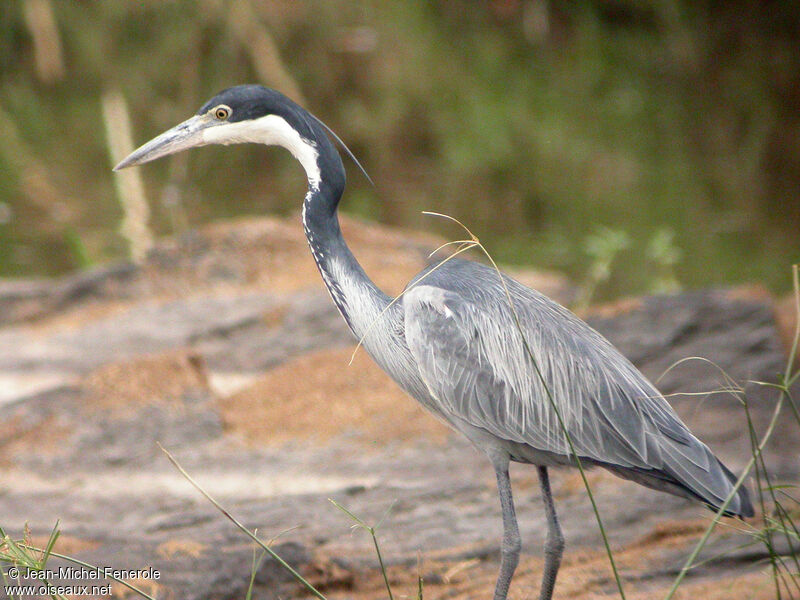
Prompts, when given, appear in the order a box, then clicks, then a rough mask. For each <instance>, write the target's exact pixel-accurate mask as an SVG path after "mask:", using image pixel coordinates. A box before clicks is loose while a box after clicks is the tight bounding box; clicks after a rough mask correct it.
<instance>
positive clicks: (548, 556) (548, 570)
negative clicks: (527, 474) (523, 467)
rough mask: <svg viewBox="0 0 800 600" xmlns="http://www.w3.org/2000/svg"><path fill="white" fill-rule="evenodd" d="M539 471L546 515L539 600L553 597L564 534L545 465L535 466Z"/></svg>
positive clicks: (562, 550)
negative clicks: (542, 571) (559, 522)
mask: <svg viewBox="0 0 800 600" xmlns="http://www.w3.org/2000/svg"><path fill="white" fill-rule="evenodd" d="M536 469H537V471H538V472H539V485H540V486H541V488H542V500H543V501H544V512H545V514H546V515H547V538H546V539H545V542H544V573H543V574H542V591H541V592H540V593H539V600H550V599H551V598H552V597H553V588H554V587H555V585H556V575H558V567H559V566H560V565H561V555H562V554H563V553H564V535H563V534H562V533H561V526H560V525H559V524H558V516H557V515H556V507H555V504H554V503H553V494H552V492H551V491H550V476H549V475H548V473H547V467H536Z"/></svg>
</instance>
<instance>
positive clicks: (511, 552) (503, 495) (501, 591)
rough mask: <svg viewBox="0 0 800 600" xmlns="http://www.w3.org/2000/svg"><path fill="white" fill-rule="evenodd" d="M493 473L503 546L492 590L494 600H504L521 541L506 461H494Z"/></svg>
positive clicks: (517, 561) (515, 565)
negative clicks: (500, 516) (500, 512)
mask: <svg viewBox="0 0 800 600" xmlns="http://www.w3.org/2000/svg"><path fill="white" fill-rule="evenodd" d="M494 471H495V474H496V475H497V491H498V492H500V507H501V508H502V510H503V545H502V546H501V548H500V574H499V575H498V576H497V584H496V585H495V588H494V600H506V598H507V596H508V586H509V585H511V578H512V577H513V576H514V570H515V569H516V568H517V563H519V553H520V549H521V547H522V541H521V540H520V537H519V528H518V527H517V515H516V514H515V512H514V499H513V498H512V497H511V480H510V479H509V477H508V459H507V458H506V459H505V461H496V462H495V463H494Z"/></svg>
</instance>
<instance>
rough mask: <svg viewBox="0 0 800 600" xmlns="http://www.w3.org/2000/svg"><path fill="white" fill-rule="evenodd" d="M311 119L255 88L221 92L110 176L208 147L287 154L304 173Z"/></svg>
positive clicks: (311, 146) (312, 152)
mask: <svg viewBox="0 0 800 600" xmlns="http://www.w3.org/2000/svg"><path fill="white" fill-rule="evenodd" d="M309 117H311V115H310V114H309V113H307V112H306V111H305V110H303V109H302V108H300V106H298V105H297V104H295V103H294V102H293V101H291V100H290V99H289V98H287V97H286V96H284V95H283V94H281V93H280V92H277V91H275V90H272V89H269V88H266V87H263V86H260V85H239V86H236V87H232V88H228V89H226V90H223V91H221V92H220V93H219V94H217V95H216V96H214V97H213V98H211V99H210V100H209V101H208V102H206V103H205V104H204V105H203V106H202V107H201V108H200V110H199V111H197V114H196V115H194V116H193V117H191V118H189V119H187V120H186V121H184V122H183V123H180V124H178V125H176V126H175V127H173V128H172V129H169V130H167V131H165V132H164V133H162V134H161V135H159V136H158V137H156V138H153V139H152V140H150V141H149V142H147V143H146V144H144V145H143V146H141V147H140V148H138V149H137V150H135V151H134V152H133V153H131V155H130V156H128V157H127V158H125V159H124V160H123V161H122V162H120V163H119V164H118V165H117V166H116V167H114V170H115V171H118V170H120V169H124V168H126V167H133V166H136V165H141V164H144V163H147V162H150V161H152V160H155V159H157V158H161V157H162V156H167V155H169V154H175V153H177V152H181V151H183V150H187V149H189V148H195V147H197V146H205V145H208V144H241V143H246V142H253V143H260V144H267V145H278V146H283V147H285V148H287V149H288V150H289V151H290V152H291V153H292V154H293V155H294V156H295V157H296V158H297V159H298V160H299V161H300V162H301V163H303V165H304V166H305V167H306V170H307V171H308V170H309V167H311V166H313V165H315V164H316V163H315V161H316V156H317V151H316V146H317V144H316V142H315V139H316V138H317V137H318V136H317V135H316V134H315V132H314V130H313V128H312V119H313V117H312V118H311V119H309Z"/></svg>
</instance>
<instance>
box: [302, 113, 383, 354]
mask: <svg viewBox="0 0 800 600" xmlns="http://www.w3.org/2000/svg"><path fill="white" fill-rule="evenodd" d="M307 123H308V122H307ZM308 125H309V126H310V128H311V130H312V132H313V139H312V140H310V141H311V144H312V146H313V148H314V151H313V152H312V153H311V154H310V155H309V156H304V157H302V158H301V156H298V154H297V153H295V152H294V151H293V154H295V156H296V157H297V158H298V159H299V160H300V162H301V163H302V164H303V167H304V168H305V169H306V175H307V176H308V193H307V194H306V197H305V201H304V203H303V228H304V229H305V234H306V239H307V240H308V245H309V247H310V248H311V254H312V256H313V257H314V261H315V262H316V263H317V267H318V268H319V272H320V274H321V275H322V279H323V281H324V282H325V286H326V287H327V288H328V291H329V292H330V294H331V297H332V298H333V302H334V303H335V304H336V307H337V308H338V309H339V312H340V313H341V314H342V317H344V319H345V321H346V322H347V324H348V326H349V327H350V329H351V330H352V331H353V333H354V334H355V335H356V337H359V338H360V337H361V336H363V335H365V334H366V333H367V329H368V328H369V327H370V325H371V324H372V322H373V321H374V320H375V319H376V318H377V317H378V316H379V315H380V313H381V311H382V310H383V309H384V308H385V307H386V306H387V305H388V304H389V302H390V301H391V298H389V297H388V296H387V295H386V294H384V293H383V292H382V291H381V290H380V289H379V288H378V286H376V285H375V283H374V282H373V281H372V280H371V279H370V278H369V277H368V276H367V274H366V273H365V272H364V269H362V268H361V265H360V264H358V261H357V260H356V258H355V257H354V256H353V253H352V252H351V251H350V248H348V246H347V244H346V243H345V241H344V237H343V236H342V230H341V228H340V226H339V218H338V216H337V209H338V206H339V201H340V200H341V198H342V194H343V193H344V186H345V171H344V166H343V165H342V160H341V157H340V156H339V153H338V152H337V151H336V148H335V147H334V146H333V144H332V142H331V141H330V140H329V139H328V137H327V135H326V134H325V132H324V131H323V130H322V127H321V126H319V125H318V124H317V123H316V122H314V123H313V124H312V123H308ZM290 150H291V148H290Z"/></svg>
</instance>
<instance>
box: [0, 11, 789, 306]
mask: <svg viewBox="0 0 800 600" xmlns="http://www.w3.org/2000/svg"><path fill="white" fill-rule="evenodd" d="M42 6H44V7H48V6H49V7H50V9H51V10H52V13H53V16H54V21H55V23H56V29H55V30H54V31H55V33H54V34H47V33H46V31H47V27H46V26H43V27H42V28H41V29H42V30H43V31H45V33H44V34H42V33H41V31H40V32H39V34H38V35H39V39H37V34H36V31H35V27H34V26H32V25H31V17H30V13H31V10H32V7H33V8H38V9H41V8H42ZM45 21H46V20H45ZM45 25H46V23H45ZM48 35H51V37H52V36H53V35H54V36H55V38H56V39H55V40H50V42H49V43H50V45H49V46H47V45H46V42H47V39H46V38H47V37H48ZM41 38H45V42H42V40H41ZM799 39H800V3H797V2H775V3H771V4H769V5H768V6H766V5H763V3H759V2H754V1H750V2H718V1H712V0H701V1H691V2H690V1H689V0H649V1H643V0H593V1H590V2H570V1H567V0H495V1H492V2H473V1H471V0H449V1H447V2H377V1H370V2H357V3H355V2H346V1H343V0H318V1H312V2H291V1H288V0H287V1H284V2H280V1H270V0H234V1H223V0H198V1H196V2H188V1H169V2H161V1H158V0H145V1H140V2H121V1H120V2H112V1H107V2H93V3H84V2H66V1H64V2H62V1H57V0H53V1H52V2H51V1H50V0H16V1H5V2H2V3H0V139H2V140H3V144H1V145H0V274H2V275H7V276H31V275H41V274H55V273H60V272H64V271H66V270H69V269H73V268H79V267H80V266H82V265H84V264H87V263H89V262H92V263H94V262H98V261H103V260H108V259H112V258H119V257H121V256H124V255H125V252H126V248H125V244H124V242H123V240H122V238H121V237H120V236H119V234H118V232H117V226H118V223H119V220H120V217H121V209H120V208H119V206H118V204H117V202H116V200H115V196H114V189H113V185H112V173H111V172H110V166H111V165H110V164H109V162H110V159H109V158H108V156H107V150H106V147H105V133H104V130H103V121H102V118H101V109H100V97H101V95H102V93H103V92H104V91H105V90H107V89H113V88H118V89H120V90H121V91H122V93H123V94H124V96H125V97H126V98H127V100H128V102H129V104H130V108H131V112H132V117H133V121H134V123H133V126H134V131H135V137H136V141H137V142H143V141H145V140H147V139H149V138H150V137H152V136H153V135H155V134H157V133H160V132H161V131H162V130H164V129H166V128H167V127H170V126H172V125H173V124H175V123H176V122H178V121H180V120H182V119H184V118H186V117H187V116H188V115H189V114H191V113H193V112H194V111H195V110H196V109H197V107H199V106H200V105H201V104H202V103H203V102H204V101H205V100H206V98H207V97H209V96H211V95H212V94H214V93H215V92H217V91H218V90H219V89H221V88H224V87H228V86H230V85H234V84H237V83H244V82H253V81H258V82H261V83H264V84H266V85H271V86H273V87H279V88H280V89H282V90H284V91H289V92H291V93H292V94H294V95H295V96H296V97H297V96H299V95H300V92H302V95H303V96H304V99H301V100H302V102H303V103H304V104H305V106H306V107H307V108H309V109H310V110H311V111H312V112H314V113H315V114H317V115H318V116H320V117H321V118H322V119H323V120H325V121H326V122H327V123H328V124H329V125H330V126H331V127H332V128H333V129H334V130H335V131H337V132H338V133H339V134H340V135H341V137H342V138H343V139H345V140H346V141H347V142H348V144H349V145H350V147H351V149H352V150H353V151H354V152H355V154H356V155H357V156H358V157H359V158H360V159H361V160H362V162H363V163H364V164H365V166H366V168H367V170H368V171H369V172H370V173H371V175H372V177H373V179H374V180H375V181H376V182H377V188H376V189H375V190H372V189H371V188H370V187H369V186H368V184H367V183H366V182H365V181H364V179H363V177H361V176H359V174H358V173H357V171H356V170H355V169H354V168H352V165H348V168H349V172H350V176H351V177H350V185H349V189H348V194H347V196H346V199H345V202H344V204H343V208H344V209H345V210H350V211H352V212H356V213H359V214H361V215H364V216H368V217H371V218H374V219H378V220H380V221H383V222H388V223H392V224H397V225H404V226H409V227H414V228H425V229H429V230H433V229H436V230H438V231H440V232H441V233H443V234H445V235H448V236H449V235H455V232H453V231H451V230H450V229H449V228H448V226H447V225H446V224H445V225H443V224H441V223H439V222H437V221H434V220H430V219H425V218H424V217H423V216H421V214H420V211H421V210H424V209H428V210H435V211H437V212H444V213H448V214H451V215H453V216H455V217H457V218H459V219H460V220H462V221H463V222H464V223H466V224H468V225H469V227H470V228H471V229H472V230H473V231H475V232H476V233H477V234H479V235H481V238H482V241H483V242H484V243H486V245H487V247H488V248H489V249H490V250H491V251H492V252H493V254H494V255H495V256H496V257H497V258H498V259H499V260H501V261H505V262H514V263H521V264H534V265H536V266H539V267H546V268H552V269H558V270H563V271H566V272H567V273H569V274H571V275H573V276H574V277H576V279H578V280H584V279H586V278H587V272H588V271H589V270H590V269H592V268H596V265H597V263H598V259H597V257H592V256H591V255H587V252H586V248H587V243H588V245H589V246H591V244H592V243H593V242H592V240H593V239H595V240H596V239H597V238H596V235H597V232H598V231H614V232H621V235H624V239H625V240H626V241H627V244H626V245H625V246H624V247H620V248H618V249H617V250H616V251H615V252H614V257H613V270H612V272H611V273H609V275H608V277H605V278H604V279H602V280H597V286H598V288H597V289H596V290H593V293H594V294H595V295H596V296H598V297H600V298H609V297H613V296H615V295H619V294H628V293H638V292H642V291H647V290H649V289H652V288H653V287H658V286H659V285H660V283H664V281H666V283H667V284H668V287H669V286H671V287H674V286H675V285H677V284H678V282H680V284H682V285H685V286H700V285H713V284H718V283H735V282H740V281H762V282H764V283H766V284H767V285H768V286H770V287H772V288H773V289H785V288H786V287H787V286H788V281H786V277H785V273H786V268H787V265H788V264H789V263H790V262H794V261H798V260H800V235H798V233H797V232H798V231H800V197H798V189H800V185H798V184H800V110H798V107H800V50H798V48H800V45H799V44H798V40H799ZM43 44H45V45H44V46H43ZM42 47H45V48H49V50H47V51H45V52H42V51H41V48H42ZM59 47H60V49H61V54H62V55H61V56H60V57H59V56H56V54H57V53H56V52H55V50H58V48H59ZM37 48H39V50H37ZM48 60H49V61H50V62H51V63H53V62H54V61H57V60H61V61H62V62H63V72H62V73H61V75H59V68H58V65H57V64H51V65H50V66H49V67H48V66H47V64H46V63H47V62H48ZM43 62H44V63H45V64H44V65H43ZM143 173H144V176H145V179H146V181H147V184H148V195H149V198H150V200H151V204H152V206H153V211H154V214H153V222H152V226H153V227H154V229H155V230H156V232H157V233H159V234H166V233H170V232H172V231H174V230H175V228H177V227H183V226H187V225H188V226H192V225H197V224H200V223H202V222H206V221H209V220H212V219H218V218H225V217H229V216H232V215H239V214H245V213H250V214H258V213H263V212H272V213H290V212H293V211H295V210H297V209H298V208H299V205H300V202H301V199H302V197H303V194H304V190H305V181H304V180H303V178H302V177H301V173H302V172H301V170H300V168H299V166H297V165H296V164H295V163H294V162H293V161H292V160H291V158H290V157H289V156H288V153H286V152H284V151H282V150H276V149H270V150H264V149H263V148H255V147H238V148H236V149H230V148H229V149H222V148H210V149H203V150H198V151H194V152H192V153H187V154H184V155H180V156H177V157H175V158H173V159H170V160H166V161H160V162H157V163H154V164H153V165H152V166H148V167H146V168H145V169H144V170H143ZM376 196H377V197H376ZM176 215H178V217H176ZM604 228H606V229H604ZM664 232H667V233H664ZM592 236H595V238H593V237H592ZM587 240H588V242H587ZM588 277H592V275H591V273H589V275H588ZM654 278H659V279H660V280H663V281H660V283H659V281H655V282H654Z"/></svg>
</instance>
